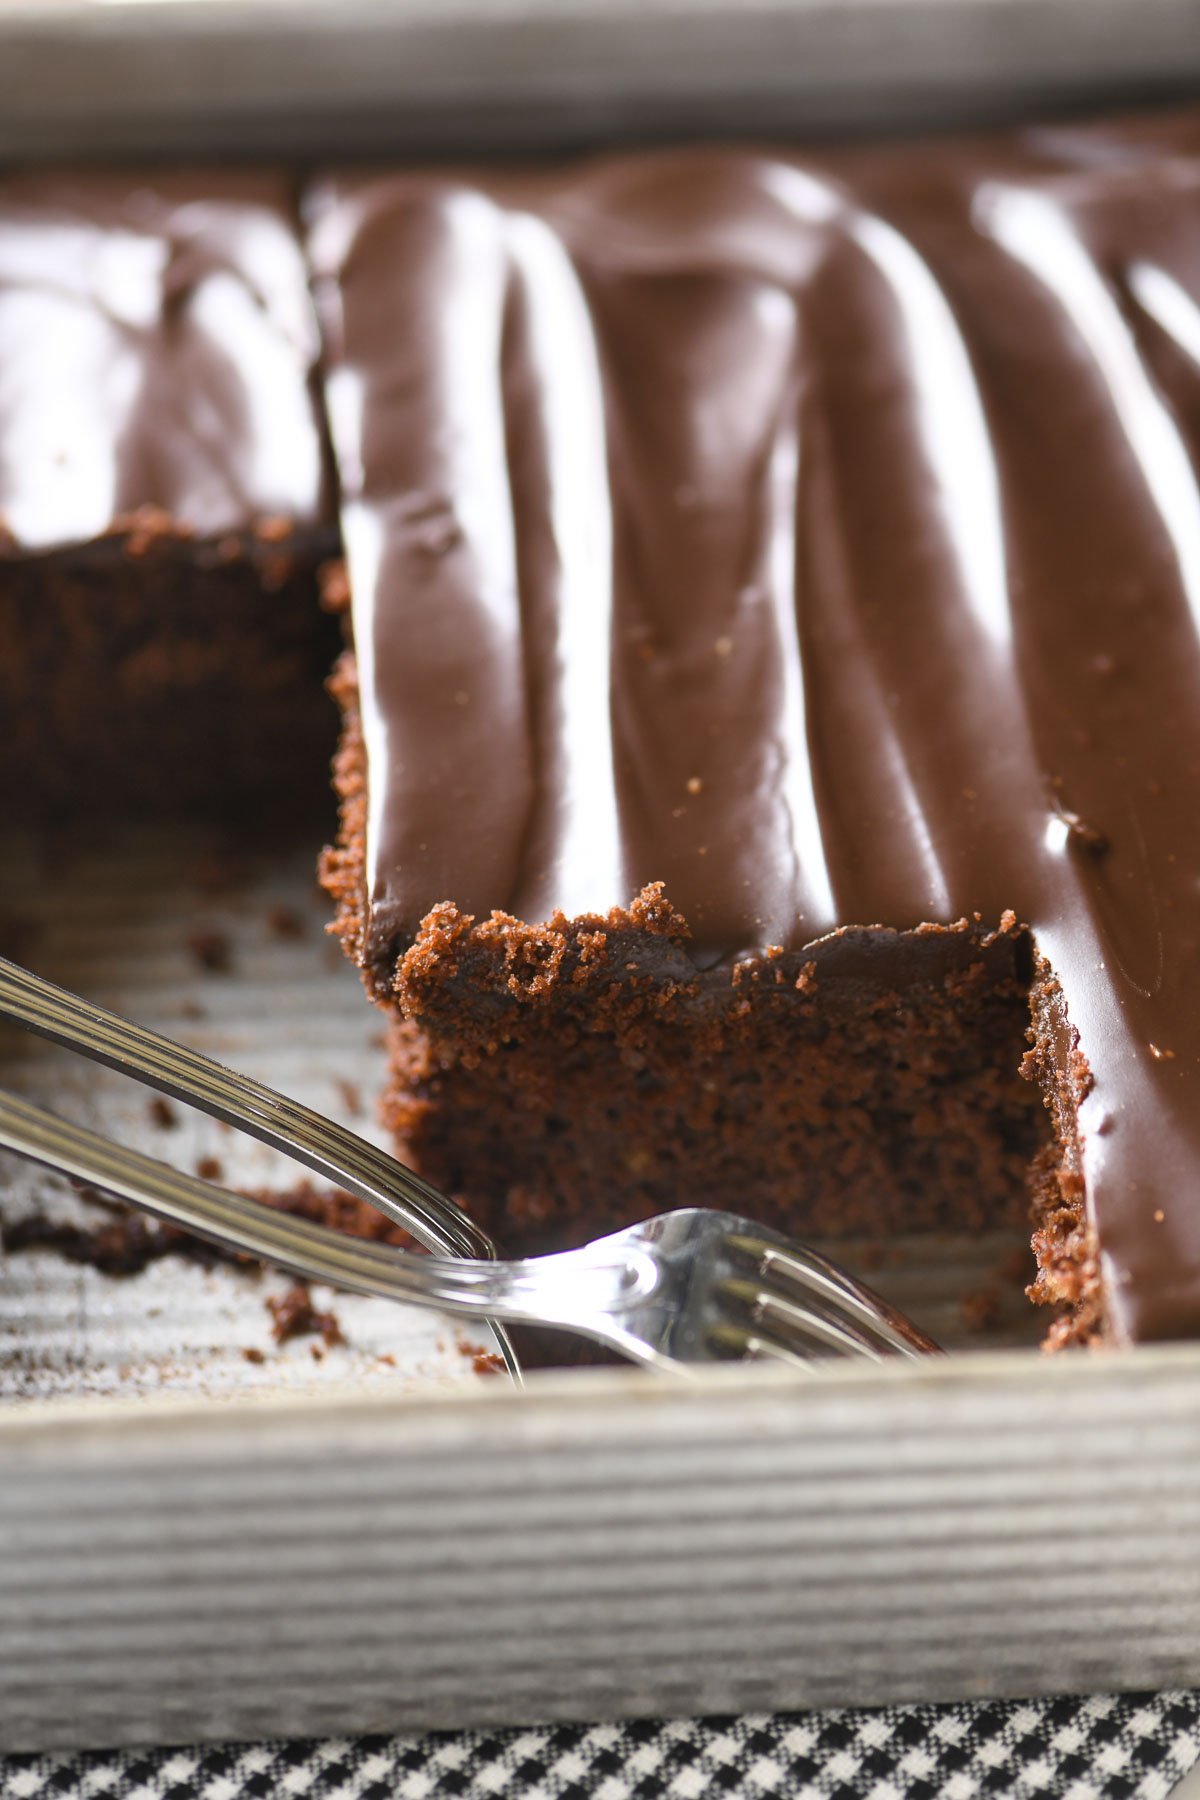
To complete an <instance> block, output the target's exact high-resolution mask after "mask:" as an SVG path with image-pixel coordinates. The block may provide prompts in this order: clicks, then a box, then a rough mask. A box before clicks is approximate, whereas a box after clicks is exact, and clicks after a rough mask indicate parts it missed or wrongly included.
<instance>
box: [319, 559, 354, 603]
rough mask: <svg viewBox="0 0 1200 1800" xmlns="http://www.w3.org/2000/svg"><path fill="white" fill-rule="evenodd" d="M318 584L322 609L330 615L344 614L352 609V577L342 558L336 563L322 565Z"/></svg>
mask: <svg viewBox="0 0 1200 1800" xmlns="http://www.w3.org/2000/svg"><path fill="white" fill-rule="evenodd" d="M317 582H318V584H319V587H320V594H321V608H322V610H323V611H324V612H328V613H344V612H348V611H349V609H350V577H349V575H348V574H347V572H346V565H345V563H344V562H343V561H342V559H341V558H340V557H338V558H337V560H336V561H334V562H327V563H322V564H321V567H320V568H319V569H318V570H317Z"/></svg>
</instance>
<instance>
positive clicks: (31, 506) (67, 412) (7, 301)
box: [0, 171, 329, 556]
mask: <svg viewBox="0 0 1200 1800" xmlns="http://www.w3.org/2000/svg"><path fill="white" fill-rule="evenodd" d="M316 355H317V340H316V320H315V318H314V317H313V314H312V305H311V301H310V298H309V294H308V287H307V279H306V274H305V268H304V260H303V255H302V253H301V248H300V244H299V241H298V237H297V231H296V223H295V216H294V206H293V203H292V199H291V190H290V186H289V184H288V183H287V182H286V181H285V180H284V179H283V178H282V177H279V178H278V179H276V178H274V177H272V176H271V175H269V174H258V173H245V172H239V171H218V172H213V173H208V174H205V173H201V172H198V171H197V172H187V173H184V172H163V171H154V172H153V173H150V172H147V173H146V174H145V175H144V176H139V175H135V174H133V173H127V174H125V175H123V176H119V175H100V174H97V175H89V174H82V175H81V174H75V173H67V172H62V173H58V172H54V173H47V174H27V175H21V174H15V175H8V176H4V177H3V178H0V556H3V555H10V556H11V555H16V554H27V553H31V552H40V551H48V550H54V549H60V548H63V547H66V546H72V545H78V544H85V543H88V542H90V541H91V540H93V539H96V538H100V537H102V536H104V535H106V534H109V533H112V532H113V531H120V530H121V529H123V528H128V527H129V523H130V520H131V518H132V516H133V515H134V514H135V513H137V512H139V510H140V511H143V512H144V510H145V509H146V508H155V509H157V510H158V511H159V512H160V513H161V514H162V515H163V516H164V519H165V520H167V521H169V523H170V526H171V527H173V528H175V529H177V530H179V531H182V532H184V533H186V534H188V535H192V536H197V537H218V536H221V535H223V534H226V533H236V532H241V531H245V530H249V529H251V528H252V527H253V526H254V525H255V523H256V522H257V521H259V520H262V519H267V518H272V519H286V520H288V521H289V522H290V523H291V524H293V525H295V526H297V527H305V526H308V525H313V524H316V523H318V522H319V521H321V520H322V519H323V518H327V517H328V513H329V504H328V499H327V496H326V494H325V484H324V471H323V467H322V449H321V436H320V428H319V426H318V422H317V415H316V411H315V407H314V404H313V396H312V393H311V391H310V385H309V382H310V374H311V370H312V367H313V365H314V363H315V361H316Z"/></svg>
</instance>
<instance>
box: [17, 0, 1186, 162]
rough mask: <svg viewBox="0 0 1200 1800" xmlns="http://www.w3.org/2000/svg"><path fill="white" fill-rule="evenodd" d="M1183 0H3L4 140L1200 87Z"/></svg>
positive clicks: (529, 126) (599, 133)
mask: <svg viewBox="0 0 1200 1800" xmlns="http://www.w3.org/2000/svg"><path fill="white" fill-rule="evenodd" d="M1198 78H1200V6H1198V5H1197V0H337V3H336V4H328V3H327V0H0V155H2V156H5V157H10V158H12V157H16V158H28V157H40V156H61V155H67V154H75V153H102V154H112V153H117V152H120V153H125V152H135V153H147V154H152V155H154V154H161V153H162V152H164V151H168V150H186V151H189V152H191V151H200V152H203V153H204V154H206V155H209V156H211V155H213V154H232V153H238V152H243V151H248V150H257V151H272V152H274V151H286V152H290V153H293V154H298V155H301V156H308V155H317V154H321V155H324V154H330V153H333V154H339V153H341V154H344V153H347V152H350V151H356V150H357V151H363V152H379V151H381V150H385V149H392V150H404V151H409V152H423V151H429V152H437V153H443V154H444V153H446V152H450V153H453V152H456V151H479V150H488V149H492V148H498V147H504V148H506V149H510V150H511V149H514V148H522V149H558V148H562V147H565V146H568V145H571V146H575V145H580V144H594V143H597V142H604V141H606V140H610V139H612V138H614V137H623V138H630V137H635V138H643V139H645V138H662V137H669V136H677V135H679V134H681V133H683V134H689V135H695V134H702V135H708V134H712V133H714V132H721V133H728V132H737V131H750V132H753V133H754V134H755V135H762V134H764V133H769V132H785V133H788V132H790V133H795V132H805V133H809V132H814V131H822V132H825V131H839V132H841V131H848V130H853V131H862V130H867V129H872V128H875V127H879V126H884V125H886V126H889V127H890V126H897V125H899V126H908V127H926V126H930V125H940V124H946V123H951V122H954V123H961V122H963V121H969V120H976V119H981V118H989V119H995V118H1004V117H1013V116H1016V115H1028V114H1030V113H1033V112H1037V111H1043V112H1044V111H1046V110H1047V109H1056V110H1057V109H1062V108H1068V107H1069V108H1078V107H1081V106H1095V105H1097V104H1101V103H1103V102H1106V101H1121V102H1127V101H1134V102H1139V103H1140V102H1142V101H1145V100H1151V99H1154V98H1157V97H1164V96H1168V95H1178V94H1187V93H1189V92H1194V91H1195V88H1196V82H1197V79H1198Z"/></svg>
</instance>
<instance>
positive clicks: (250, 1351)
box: [242, 1344, 267, 1363]
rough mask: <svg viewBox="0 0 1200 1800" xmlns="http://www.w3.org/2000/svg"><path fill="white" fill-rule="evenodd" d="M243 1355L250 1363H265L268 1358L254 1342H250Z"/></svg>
mask: <svg viewBox="0 0 1200 1800" xmlns="http://www.w3.org/2000/svg"><path fill="white" fill-rule="evenodd" d="M242 1355H243V1357H244V1358H245V1360H246V1361H247V1362H248V1363H264V1362H266V1360H267V1359H266V1356H265V1355H264V1354H263V1352H262V1351H261V1350H258V1349H256V1348H255V1346H254V1345H253V1344H248V1345H247V1346H246V1348H245V1349H244V1350H243V1351H242Z"/></svg>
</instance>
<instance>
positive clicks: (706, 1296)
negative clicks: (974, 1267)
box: [0, 958, 939, 1379]
mask: <svg viewBox="0 0 1200 1800" xmlns="http://www.w3.org/2000/svg"><path fill="white" fill-rule="evenodd" d="M0 1016H3V1017H7V1018H9V1019H12V1020H13V1021H15V1022H16V1023H18V1024H20V1025H23V1026H25V1027H27V1028H28V1029H29V1030H31V1031H35V1032H37V1033H39V1034H40V1035H41V1036H43V1037H47V1038H51V1039H53V1040H54V1041H55V1042H56V1043H60V1044H63V1045H66V1046H67V1047H68V1048H70V1049H72V1050H78V1051H80V1052H82V1054H83V1055H85V1056H89V1057H91V1058H92V1059H93V1060H94V1061H97V1062H101V1063H105V1064H107V1065H108V1066H110V1067H111V1068H114V1069H118V1070H120V1071H121V1072H122V1073H124V1074H127V1075H130V1076H132V1077H133V1078H134V1079H135V1080H138V1081H141V1082H143V1083H144V1084H146V1085H147V1086H149V1087H153V1088H156V1089H158V1091H159V1092H161V1093H164V1094H170V1095H171V1096H172V1097H174V1098H175V1099H178V1100H181V1101H183V1102H185V1103H186V1104H188V1105H191V1106H195V1107H198V1108H200V1109H201V1110H202V1111H204V1112H208V1113H210V1114H212V1115H213V1116H215V1117H217V1118H221V1119H224V1120H226V1121H227V1122H228V1123H229V1124H231V1125H235V1126H237V1127H238V1128H240V1129H241V1130H244V1131H247V1132H249V1133H250V1134H251V1135H252V1136H254V1137H257V1138H259V1139H260V1140H262V1141H263V1142H265V1143H268V1144H271V1145H272V1146H273V1147H274V1148H276V1149H279V1150H282V1151H284V1152H286V1153H287V1154H288V1155H289V1156H292V1157H294V1158H295V1159H296V1160H297V1161H299V1162H302V1163H304V1164H305V1165H306V1166H307V1167H308V1168H310V1169H313V1170H315V1171H316V1172H317V1173H319V1174H321V1175H323V1176H326V1177H329V1178H330V1179H332V1180H334V1181H335V1182H336V1183H337V1184H338V1185H339V1186H340V1187H343V1188H345V1189H346V1190H347V1191H348V1192H350V1193H353V1194H356V1195H357V1196H359V1197H360V1198H361V1199H364V1200H366V1201H368V1202H370V1204H372V1205H373V1206H376V1207H378V1209H379V1210H380V1211H381V1212H382V1213H384V1214H385V1215H386V1216H387V1217H388V1218H390V1219H393V1220H395V1221H396V1222H397V1223H398V1224H401V1225H403V1226H404V1227H405V1228H406V1229H407V1230H408V1231H409V1232H410V1233H411V1234H412V1236H413V1237H414V1238H415V1239H416V1240H417V1241H418V1242H419V1243H421V1244H422V1245H423V1246H424V1247H425V1248H426V1249H427V1250H429V1251H431V1252H432V1253H433V1254H431V1255H430V1256H414V1255H411V1254H409V1253H407V1252H405V1251H402V1250H398V1249H395V1248H393V1247H392V1246H389V1245H384V1244H377V1243H371V1242H368V1241H365V1240H362V1239H358V1238H351V1237H346V1236H344V1235H343V1234H342V1233H340V1232H336V1231H332V1230H330V1229H328V1228H327V1227H325V1226H322V1225H317V1224H314V1223H312V1222H311V1221H309V1220H307V1219H299V1218H293V1217H291V1216H290V1215H288V1214H286V1213H281V1212H276V1211H275V1210H273V1209H272V1208H271V1207H268V1206H264V1205H262V1204H260V1203H259V1202H258V1201H255V1200H251V1199H249V1198H248V1197H247V1196H246V1195H243V1194H238V1193H234V1192H232V1191H231V1190H229V1189H227V1188H223V1187H220V1186H218V1185H217V1184H215V1183H213V1182H208V1181H202V1180H200V1179H199V1178H198V1177H196V1176H193V1175H188V1174H185V1173H184V1172H183V1171H182V1170H179V1169H174V1168H172V1167H171V1166H170V1165H169V1164H167V1163H163V1162H159V1161H158V1160H156V1159H155V1158H154V1157H150V1156H146V1155H143V1154H142V1153H141V1152H140V1151H136V1150H130V1149H127V1148H125V1147H122V1146H120V1145H117V1144H114V1143H112V1142H111V1141H110V1140H109V1139H107V1138H104V1137H102V1136H100V1135H99V1134H98V1133H96V1132H93V1131H89V1130H88V1129H86V1128H85V1127H83V1126H80V1125H73V1124H70V1123H68V1122H67V1121H65V1120H63V1119H59V1118H57V1117H56V1116H55V1115H54V1114H52V1113H49V1112H46V1111H44V1110H43V1109H42V1108H40V1107H37V1106H34V1105H33V1104H31V1102H29V1101H27V1100H24V1099H21V1098H19V1097H18V1096H17V1095H15V1094H10V1093H6V1092H4V1091H3V1090H0V1147H2V1148H5V1149H8V1150H12V1151H15V1152H16V1153H17V1154H19V1155H21V1156H25V1157H28V1158H30V1159H31V1160H32V1161H34V1162H38V1163H42V1164H44V1165H45V1166H46V1167H48V1168H52V1169H56V1170H58V1171H60V1172H61V1173H63V1174H66V1175H69V1176H71V1177H73V1178H74V1179H76V1180H80V1181H83V1182H86V1183H87V1184H89V1185H90V1186H92V1187H95V1188H97V1189H99V1190H101V1191H102V1192H104V1193H107V1194H111V1195H115V1196H116V1197H118V1198H119V1199H122V1200H126V1201H129V1202H131V1203H132V1204H133V1205H135V1206H138V1207H140V1208H142V1209H143V1210H144V1211H146V1212H149V1213H152V1214H153V1215H154V1216H155V1217H157V1218H160V1219H165V1220H167V1221H168V1222H169V1223H171V1224H173V1225H180V1226H183V1227H185V1228H186V1229H187V1230H189V1231H192V1232H195V1233H196V1234H197V1236H199V1237H203V1238H207V1239H210V1240H211V1241H213V1242H214V1243H217V1244H220V1245H222V1246H225V1247H227V1248H233V1249H236V1250H239V1251H244V1252H246V1253H248V1254H249V1255H251V1256H255V1257H260V1258H262V1259H263V1260H265V1261H267V1262H272V1263H276V1264H278V1265H280V1266H281V1267H283V1268H285V1269H289V1270H291V1271H292V1272H293V1273H295V1274H297V1275H300V1276H303V1277H305V1278H307V1279H309V1280H314V1281H325V1282H330V1283H332V1284H333V1285H334V1286H336V1287H340V1288H344V1289H347V1290H349V1291H350V1292H353V1293H359V1294H374V1295H378V1296H382V1297H384V1298H387V1299H393V1300H404V1301H409V1302H415V1303H416V1304H419V1305H425V1306H434V1307H437V1308H439V1309H440V1310H442V1311H445V1312H451V1313H459V1314H463V1315H467V1316H473V1317H477V1318H483V1319H485V1320H488V1321H489V1322H491V1324H492V1329H493V1331H494V1333H495V1335H496V1338H497V1342H498V1344H499V1346H500V1349H501V1352H502V1354H503V1356H504V1359H505V1362H506V1363H507V1365H508V1367H509V1369H510V1370H511V1372H512V1373H513V1375H514V1376H515V1377H517V1378H518V1379H519V1375H520V1369H519V1365H518V1362H517V1359H516V1356H515V1353H514V1351H513V1349H512V1345H511V1344H510V1342H509V1341H508V1338H507V1335H506V1334H505V1333H504V1331H503V1330H502V1329H501V1328H500V1327H499V1326H498V1325H497V1324H496V1321H497V1320H501V1319H503V1320H506V1321H508V1322H510V1323H520V1324H536V1325H550V1326H556V1327H559V1328H561V1329H563V1330H566V1331H571V1332H575V1333H578V1334H580V1335H582V1336H584V1337H587V1338H590V1339H592V1340H593V1341H594V1342H596V1343H600V1344H604V1345H607V1346H608V1347H609V1348H610V1349H614V1350H617V1351H619V1352H620V1353H621V1354H622V1355H624V1356H626V1357H628V1358H630V1359H631V1360H632V1361H634V1362H637V1363H642V1364H644V1365H645V1366H647V1367H650V1368H654V1369H659V1370H675V1371H678V1370H681V1369H686V1368H689V1367H693V1366H695V1365H696V1364H699V1363H711V1362H718V1361H730V1360H734V1361H736V1360H775V1361H783V1362H790V1363H797V1362H808V1361H811V1360H812V1359H814V1358H816V1357H821V1356H831V1355H832V1356H858V1357H867V1358H871V1359H879V1358H883V1357H886V1356H894V1355H901V1356H923V1355H928V1354H931V1353H934V1354H936V1353H937V1352H938V1348H939V1347H938V1345H936V1344H935V1343H934V1342H933V1340H932V1339H931V1338H928V1337H926V1336H925V1334H924V1333H923V1332H921V1331H919V1330H918V1329H917V1327H916V1326H915V1325H914V1324H913V1323H912V1322H911V1320H909V1319H907V1318H905V1317H904V1315H903V1314H902V1313H899V1312H897V1311H896V1309H895V1308H894V1307H891V1306H889V1305H888V1303H887V1302H886V1301H885V1300H883V1299H881V1298H880V1296H879V1295H877V1294H875V1293H873V1292H872V1291H871V1290H870V1289H869V1288H867V1287H865V1286H863V1285H862V1284H861V1283H860V1282H858V1281H855V1280H854V1279H853V1278H852V1277H851V1276H850V1275H848V1274H847V1273H846V1271H845V1270H844V1269H841V1268H839V1267H838V1266H837V1265H836V1264H835V1263H832V1262H829V1261H828V1260H827V1259H826V1258H824V1257H822V1256H819V1255H817V1254H816V1252H814V1251H812V1250H808V1249H805V1248H802V1247H801V1246H799V1245H797V1244H794V1243H791V1242H789V1240H788V1239H786V1238H784V1237H781V1236H780V1235H779V1234H778V1233H777V1232H773V1231H769V1230H765V1229H764V1228H763V1227H761V1226H758V1225H755V1224H753V1223H752V1222H751V1221H749V1220H747V1219H742V1218H738V1217H736V1216H735V1215H733V1214H730V1213H721V1212H713V1211H710V1210H708V1209H704V1208H698V1207H689V1208H685V1209H683V1210H681V1211H678V1212H670V1213H663V1214H660V1215H659V1216H658V1217H657V1218H653V1219H648V1220H646V1221H645V1223H643V1224H640V1225H634V1226H631V1227H630V1228H629V1229H627V1230H625V1231H618V1232H615V1233H613V1234H612V1235H611V1236H609V1237H603V1238H598V1239H596V1240H595V1241H594V1242H592V1243H590V1244H585V1245H584V1246H583V1247H582V1248H581V1249H578V1250H567V1251H563V1252H560V1253H559V1254H557V1255H552V1256H538V1257H531V1258H527V1259H525V1260H524V1261H520V1262H501V1261H499V1260H497V1255H496V1247H495V1245H494V1244H493V1243H492V1240H491V1239H490V1238H489V1237H488V1236H487V1234H486V1233H485V1232H484V1231H483V1230H481V1228H480V1227H479V1226H478V1225H477V1224H475V1222H474V1221H473V1220H472V1219H470V1218H468V1216H467V1215H466V1214H465V1213H464V1212H463V1211H462V1210H461V1209H460V1208H459V1207H458V1206H456V1205H455V1204H454V1202H453V1201H452V1200H450V1199H448V1198H447V1197H446V1195H444V1194H442V1193H440V1192H439V1191H438V1190H437V1189H436V1188H435V1187H433V1186H432V1185H431V1184H430V1183H429V1182H427V1181H423V1180H422V1179H421V1178H420V1177H419V1176H418V1175H416V1174H414V1172H413V1171H412V1170H411V1169H408V1168H405V1166H404V1165H403V1164H402V1163H399V1162H397V1161H395V1160H394V1159H393V1158H392V1157H390V1156H388V1155H387V1154H386V1153H385V1152H383V1151H381V1150H378V1149H376V1148H375V1147H374V1146H373V1145H371V1144H368V1143H367V1142H366V1141H365V1140H364V1139H362V1138H359V1137H357V1136H356V1135H355V1134H354V1133H353V1132H350V1131H347V1130H345V1129H344V1127H342V1126H340V1125H336V1124H334V1122H333V1121H332V1120H329V1119H326V1118H323V1117H322V1116H321V1115H320V1114H319V1113H315V1112H312V1111H311V1110H310V1109H309V1108H308V1107H304V1106H301V1105H300V1104H299V1103H298V1102H296V1101H294V1100H289V1099H287V1098H285V1096H283V1095H282V1094H277V1093H275V1092H274V1090H273V1089H271V1088H268V1087H266V1086H265V1085H264V1084H262V1083H261V1082H257V1081H253V1080H251V1079H250V1078H249V1077H248V1076H245V1075H239V1074H236V1073H235V1072H234V1071H232V1070H230V1069H226V1068H223V1067H222V1066H221V1065H220V1064H219V1063H215V1062H213V1061H211V1060H210V1059H209V1058H208V1057H206V1056H203V1055H201V1054H200V1053H199V1052H198V1051H195V1050H189V1049H187V1048H186V1047H185V1046H183V1045H181V1044H176V1043H174V1042H173V1041H172V1040H171V1039H170V1038H166V1037H163V1036H161V1035H160V1034H159V1033H157V1032H153V1031H148V1030H147V1029H146V1028H145V1027H143V1026H139V1025H134V1024H131V1023H129V1022H128V1021H126V1020H124V1019H121V1018H119V1017H118V1016H117V1015H116V1014H115V1013H111V1012H108V1011H106V1010H105V1009H104V1008H103V1007H100V1006H96V1005H94V1004H93V1003H92V1002H90V1001H86V1000H81V999H79V998H78V997H76V996H75V995H72V994H69V993H67V992H66V990H65V989H63V988H59V987H55V986H54V984H53V983H51V982H48V981H46V980H44V979H43V978H42V977H41V976H38V975H34V974H32V973H30V972H29V971H28V970H26V969H22V968H19V967H18V966H17V965H16V964H15V963H10V962H6V961H5V960H4V959H3V958H0Z"/></svg>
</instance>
